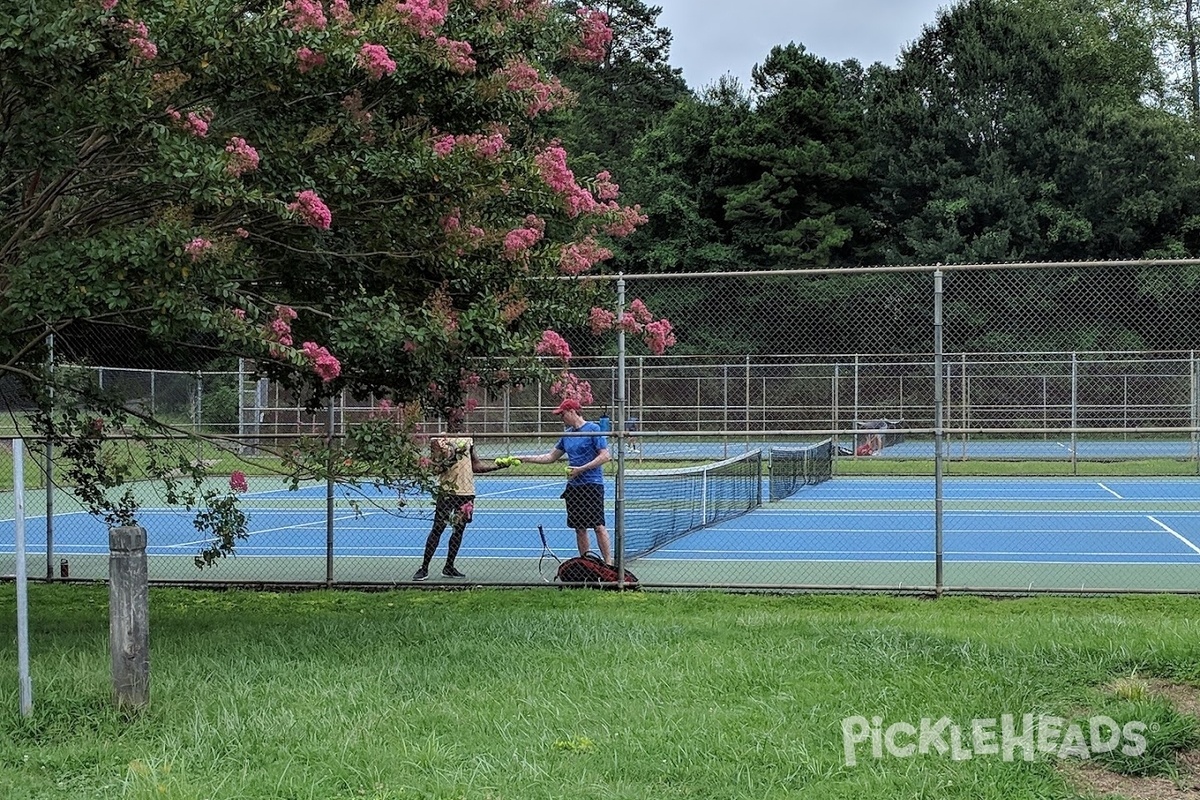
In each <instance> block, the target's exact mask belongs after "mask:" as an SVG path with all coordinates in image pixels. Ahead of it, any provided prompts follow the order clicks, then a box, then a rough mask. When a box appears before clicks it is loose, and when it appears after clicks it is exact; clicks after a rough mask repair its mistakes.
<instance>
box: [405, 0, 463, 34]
mask: <svg viewBox="0 0 1200 800" xmlns="http://www.w3.org/2000/svg"><path fill="white" fill-rule="evenodd" d="M396 10H397V11H398V12H400V20H401V22H403V23H404V24H405V25H407V26H408V27H409V28H411V29H412V30H414V31H416V32H417V35H418V36H432V35H433V31H434V29H436V28H438V27H440V26H441V24H442V23H443V22H445V21H446V14H447V13H449V10H450V0H401V1H400V2H397V3H396Z"/></svg>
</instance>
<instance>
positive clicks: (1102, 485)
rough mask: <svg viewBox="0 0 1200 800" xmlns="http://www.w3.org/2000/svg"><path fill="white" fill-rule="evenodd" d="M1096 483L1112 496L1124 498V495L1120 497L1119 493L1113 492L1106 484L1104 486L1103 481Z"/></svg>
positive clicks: (1119, 498)
mask: <svg viewBox="0 0 1200 800" xmlns="http://www.w3.org/2000/svg"><path fill="white" fill-rule="evenodd" d="M1096 485H1097V486H1099V487H1100V488H1101V489H1103V490H1104V491H1106V492H1108V493H1109V494H1111V495H1112V496H1113V497H1115V498H1117V499H1118V500H1124V499H1125V498H1124V497H1121V495H1119V494H1117V493H1116V492H1114V491H1113V490H1112V489H1110V488H1108V487H1107V486H1105V485H1104V484H1103V483H1100V482H1097V483H1096Z"/></svg>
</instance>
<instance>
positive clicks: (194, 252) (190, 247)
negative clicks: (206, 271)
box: [183, 236, 213, 261]
mask: <svg viewBox="0 0 1200 800" xmlns="http://www.w3.org/2000/svg"><path fill="white" fill-rule="evenodd" d="M212 246H213V243H212V242H211V241H209V240H208V239H205V238H204V237H203V236H197V237H196V238H195V239H192V240H191V241H190V242H188V243H187V244H185V245H184V246H183V252H185V253H187V254H188V255H189V256H191V259H192V261H199V260H200V259H201V258H202V257H203V256H204V254H205V253H207V252H208V251H209V250H211V249H212Z"/></svg>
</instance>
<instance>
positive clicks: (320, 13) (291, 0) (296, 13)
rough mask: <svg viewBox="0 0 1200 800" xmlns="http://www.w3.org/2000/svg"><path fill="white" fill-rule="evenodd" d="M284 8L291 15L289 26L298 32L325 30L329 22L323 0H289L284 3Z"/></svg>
mask: <svg viewBox="0 0 1200 800" xmlns="http://www.w3.org/2000/svg"><path fill="white" fill-rule="evenodd" d="M283 8H284V10H285V11H286V12H287V13H288V16H289V19H288V21H287V23H286V24H287V27H288V28H290V29H292V30H293V31H295V32H296V33H300V32H301V31H308V30H314V31H323V30H325V26H326V25H327V24H328V21H327V20H326V19H325V8H324V7H323V6H322V5H321V0H288V1H287V2H286V3H284V4H283Z"/></svg>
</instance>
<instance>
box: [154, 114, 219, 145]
mask: <svg viewBox="0 0 1200 800" xmlns="http://www.w3.org/2000/svg"><path fill="white" fill-rule="evenodd" d="M165 113H166V115H167V117H169V118H170V120H171V121H172V122H174V123H175V124H176V125H178V126H179V129H180V130H182V131H183V132H184V133H190V134H191V135H192V136H195V137H197V138H198V139H203V138H205V137H206V136H208V123H209V122H211V121H212V118H213V112H212V109H211V108H206V109H204V112H203V113H200V114H198V113H196V112H195V111H189V112H188V113H187V114H186V115H184V114H181V113H179V112H178V111H177V110H175V108H174V107H172V106H167V110H166V112H165Z"/></svg>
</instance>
